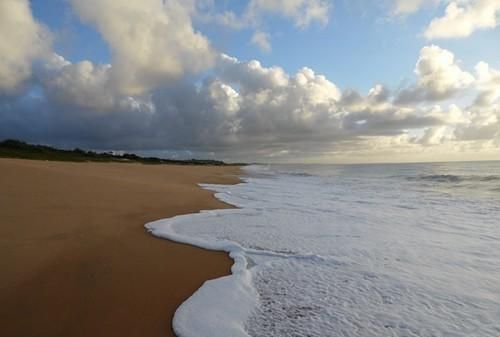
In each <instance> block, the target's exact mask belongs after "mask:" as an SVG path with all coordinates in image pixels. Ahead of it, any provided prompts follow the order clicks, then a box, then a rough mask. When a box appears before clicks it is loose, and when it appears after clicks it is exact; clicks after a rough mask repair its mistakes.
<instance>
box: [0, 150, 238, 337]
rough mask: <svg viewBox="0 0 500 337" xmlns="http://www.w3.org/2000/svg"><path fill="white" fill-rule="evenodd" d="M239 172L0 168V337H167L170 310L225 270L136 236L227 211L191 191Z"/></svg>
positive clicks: (57, 165)
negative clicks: (155, 226)
mask: <svg viewBox="0 0 500 337" xmlns="http://www.w3.org/2000/svg"><path fill="white" fill-rule="evenodd" d="M238 172H239V171H238V168H236V167H208V166H197V167H195V166H173V165H172V166H170V165H162V166H147V165H140V164H119V163H118V164H116V163H113V164H101V163H62V162H46V161H28V160H15V159H0V336H5V337H35V336H36V337H78V336H82V337H101V336H102V337H104V336H105V337H113V336H120V337H131V336H133V337H159V336H162V337H165V336H173V335H174V334H173V332H172V330H171V326H170V322H171V319H172V316H173V314H174V312H175V309H176V308H177V306H178V305H179V304H180V303H182V302H183V301H184V300H185V299H186V298H188V297H189V296H190V295H191V294H192V293H193V292H194V291H195V290H196V289H197V288H199V287H200V286H201V285H202V283H203V282H204V281H205V280H207V279H212V278H216V277H219V276H222V275H225V274H228V273H229V268H230V266H231V264H232V261H231V260H230V259H229V258H228V257H227V256H226V254H224V253H219V252H208V251H205V250H202V249H198V248H194V247H191V246H186V245H181V244H177V243H174V242H170V241H167V240H161V239H156V238H154V237H152V236H151V235H150V234H148V233H146V231H145V229H144V227H143V226H144V224H145V223H147V222H149V221H152V220H156V219H160V218H165V217H170V216H174V215H177V214H183V213H192V212H197V211H198V210H200V209H213V208H225V207H227V206H226V205H225V204H223V203H221V202H219V201H218V200H216V199H215V198H214V197H213V196H212V194H211V193H210V192H208V191H205V190H201V189H200V188H198V187H197V186H196V184H197V183H199V182H210V183H235V182H237V181H238V178H237V174H238Z"/></svg>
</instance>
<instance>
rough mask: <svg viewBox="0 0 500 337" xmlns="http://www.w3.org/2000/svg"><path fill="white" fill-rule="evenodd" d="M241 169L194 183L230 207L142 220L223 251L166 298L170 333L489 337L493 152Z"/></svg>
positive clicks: (495, 237) (499, 309)
mask: <svg viewBox="0 0 500 337" xmlns="http://www.w3.org/2000/svg"><path fill="white" fill-rule="evenodd" d="M243 180H244V182H243V183H241V184H238V185H231V186H223V185H203V187H204V188H206V189H209V190H212V191H215V192H216V197H217V198H219V199H220V200H222V201H225V202H227V203H229V204H232V205H234V206H236V207H238V208H237V209H229V210H215V211H203V212H201V213H199V214H193V215H185V216H179V217H175V218H171V219H165V220H161V221H157V222H154V223H150V224H148V225H147V228H148V229H149V230H150V231H151V232H152V233H153V234H154V235H157V236H160V237H164V238H168V239H172V240H176V241H180V242H185V243H190V244H193V245H196V246H200V247H204V248H208V249H215V250H224V251H227V252H229V253H230V255H231V257H232V258H233V259H234V260H235V264H234V265H233V268H232V275H230V276H226V277H223V278H220V279H216V280H212V281H208V282H206V283H205V284H204V285H203V286H202V287H201V288H200V289H199V290H198V291H197V292H196V293H195V294H194V295H193V296H192V297H191V298H190V299H188V300H187V301H186V302H185V303H184V304H183V305H181V307H180V308H179V309H178V310H177V312H176V314H175V318H174V322H173V324H174V329H175V331H176V332H177V334H178V335H179V336H180V337H195V336H196V337H202V336H204V337H209V336H214V337H215V336H217V337H226V336H227V337H238V336H253V337H257V336H259V337H260V336H283V337H284V336H286V337H291V336H348V337H351V336H352V337H382V336H383V337H386V336H398V337H403V336H419V337H431V336H436V337H437V336H443V337H444V336H446V337H450V336H468V337H471V336H474V337H475V336H477V337H490V336H491V337H498V336H500V162H478V163H446V164H399V165H309V166H308V165H295V166H294V165H282V166H250V167H247V168H245V175H244V177H243ZM192 267H193V268H196V266H192Z"/></svg>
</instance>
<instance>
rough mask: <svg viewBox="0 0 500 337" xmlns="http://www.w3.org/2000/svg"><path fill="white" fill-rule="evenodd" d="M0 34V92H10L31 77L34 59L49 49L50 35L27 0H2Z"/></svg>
mask: <svg viewBox="0 0 500 337" xmlns="http://www.w3.org/2000/svg"><path fill="white" fill-rule="evenodd" d="M0 36H1V37H2V38H1V39H0V93H1V92H2V91H3V92H6V93H12V92H14V91H15V90H17V89H19V87H20V86H21V85H22V84H23V83H24V81H25V80H27V79H29V78H30V76H31V67H32V63H33V61H34V60H35V59H36V58H38V57H43V56H44V55H46V53H47V52H48V51H49V46H50V42H51V41H50V35H49V33H48V31H47V30H46V29H45V28H44V27H43V26H42V25H40V24H39V23H38V22H36V21H35V19H34V18H33V16H32V14H31V9H30V5H29V2H28V0H2V1H1V2H0Z"/></svg>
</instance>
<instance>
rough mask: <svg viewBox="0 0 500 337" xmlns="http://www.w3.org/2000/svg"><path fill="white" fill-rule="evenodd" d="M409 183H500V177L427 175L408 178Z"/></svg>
mask: <svg viewBox="0 0 500 337" xmlns="http://www.w3.org/2000/svg"><path fill="white" fill-rule="evenodd" d="M406 180H409V181H430V182H438V183H461V182H489V181H498V180H500V176H497V175H487V176H480V175H454V174H425V175H418V176H411V177H406Z"/></svg>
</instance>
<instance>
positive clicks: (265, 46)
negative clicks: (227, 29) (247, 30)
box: [252, 31, 272, 53]
mask: <svg viewBox="0 0 500 337" xmlns="http://www.w3.org/2000/svg"><path fill="white" fill-rule="evenodd" d="M269 39H270V36H269V34H267V33H265V32H261V31H256V32H255V33H254V34H253V36H252V43H253V44H254V45H256V46H257V47H259V48H260V50H262V51H263V52H266V53H269V52H270V51H271V49H272V47H271V42H270V41H269Z"/></svg>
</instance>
